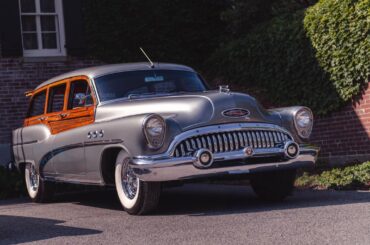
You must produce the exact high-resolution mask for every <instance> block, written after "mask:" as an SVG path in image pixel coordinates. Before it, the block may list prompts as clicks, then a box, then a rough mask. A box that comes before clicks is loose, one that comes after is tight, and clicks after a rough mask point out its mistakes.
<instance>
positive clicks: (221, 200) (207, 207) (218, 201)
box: [56, 184, 370, 216]
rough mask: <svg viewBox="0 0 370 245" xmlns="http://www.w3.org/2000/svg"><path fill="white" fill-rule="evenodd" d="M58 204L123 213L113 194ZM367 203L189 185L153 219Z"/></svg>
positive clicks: (313, 193) (166, 193) (346, 196)
mask: <svg viewBox="0 0 370 245" xmlns="http://www.w3.org/2000/svg"><path fill="white" fill-rule="evenodd" d="M56 201H58V202H72V203H75V204H78V205H85V206H92V207H99V208H105V209H111V210H122V208H121V205H120V203H119V201H118V198H117V196H116V193H115V191H114V190H108V191H97V192H90V193H79V194H67V195H62V196H59V197H58V198H57V200H56ZM367 202H369V203H370V192H357V191H331V190H322V191H320V190H296V191H295V192H294V194H293V196H291V197H289V198H287V199H286V200H285V201H282V202H277V203H268V202H262V201H260V200H258V199H257V197H256V196H255V195H254V193H253V191H252V189H251V188H250V187H249V186H234V185H213V184H210V185H207V184H188V185H184V186H181V187H176V188H169V189H164V190H163V192H162V196H161V200H160V205H159V208H158V210H157V211H155V212H154V213H153V215H181V214H187V215H192V216H205V215H227V214H235V213H248V212H265V211H270V210H285V209H297V208H307V207H320V206H331V205H345V204H354V203H367Z"/></svg>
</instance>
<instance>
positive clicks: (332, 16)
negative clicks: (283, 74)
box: [304, 0, 370, 101]
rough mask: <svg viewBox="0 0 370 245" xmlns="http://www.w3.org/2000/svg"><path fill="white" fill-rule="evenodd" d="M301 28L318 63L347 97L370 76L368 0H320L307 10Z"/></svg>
mask: <svg viewBox="0 0 370 245" xmlns="http://www.w3.org/2000/svg"><path fill="white" fill-rule="evenodd" d="M304 27H305V29H306V31H307V34H308V36H309V38H310V41H311V43H312V45H313V47H314V48H315V50H316V58H317V61H318V62H319V64H320V66H321V67H322V68H323V69H324V70H325V71H326V72H327V73H328V74H329V76H330V80H331V82H332V84H333V85H334V87H335V89H336V90H337V91H338V94H339V96H340V97H341V98H342V99H343V100H346V101H347V100H350V99H351V98H352V97H353V96H354V95H356V94H358V93H359V92H360V91H361V88H362V86H363V85H364V83H365V82H367V81H368V80H369V77H370V58H369V54H370V0H340V1H338V0H321V1H319V2H318V3H317V4H316V5H314V6H312V7H311V8H309V9H308V10H307V12H306V17H305V19H304Z"/></svg>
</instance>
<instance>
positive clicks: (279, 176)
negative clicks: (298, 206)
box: [250, 169, 296, 201]
mask: <svg viewBox="0 0 370 245" xmlns="http://www.w3.org/2000/svg"><path fill="white" fill-rule="evenodd" d="M295 177H296V170H295V169H293V170H282V171H272V172H263V173H262V172H261V173H255V174H253V175H252V176H251V178H250V182H251V185H252V188H253V190H254V192H255V193H256V194H257V196H258V197H259V198H260V199H262V200H265V201H281V200H283V199H285V198H286V197H287V196H289V195H290V194H291V193H292V191H293V189H294V181H295Z"/></svg>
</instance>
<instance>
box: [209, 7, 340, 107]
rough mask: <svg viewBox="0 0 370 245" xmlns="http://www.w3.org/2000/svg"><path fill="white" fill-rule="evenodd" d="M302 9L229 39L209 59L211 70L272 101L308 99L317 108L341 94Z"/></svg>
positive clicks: (336, 103) (331, 104)
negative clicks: (324, 66) (311, 37)
mask: <svg viewBox="0 0 370 245" xmlns="http://www.w3.org/2000/svg"><path fill="white" fill-rule="evenodd" d="M303 18H304V11H303V10H300V11H297V12H295V13H293V14H287V15H282V16H278V17H274V18H273V19H271V20H270V21H268V22H266V23H264V24H261V25H259V26H258V27H256V28H254V29H253V30H251V31H250V32H249V33H248V34H247V35H245V36H244V37H242V38H239V39H236V40H233V41H231V42H229V43H227V44H226V45H224V46H223V47H221V48H220V49H219V50H218V51H216V52H215V53H214V55H213V56H212V57H211V59H210V60H209V63H210V64H216V66H213V67H214V69H213V70H212V71H211V73H212V74H217V76H218V77H219V78H220V79H222V80H226V81H231V83H232V84H233V85H236V86H237V87H242V88H246V90H247V91H251V92H252V93H253V94H255V95H256V96H257V97H259V98H261V99H263V100H267V101H268V102H269V104H272V105H274V106H288V105H297V104H300V105H306V106H309V107H311V108H312V109H313V110H314V111H315V112H316V113H317V114H325V113H326V112H328V111H331V110H334V109H336V108H338V107H339V106H340V105H341V104H342V99H341V98H340V97H339V96H338V94H337V91H336V90H335V88H334V87H333V86H332V83H331V82H330V80H329V79H328V74H327V73H326V72H325V71H324V70H323V69H322V68H321V67H320V65H319V64H318V62H317V60H316V57H315V50H314V49H313V47H312V46H311V44H310V41H309V39H308V38H307V37H306V33H305V31H304V28H303Z"/></svg>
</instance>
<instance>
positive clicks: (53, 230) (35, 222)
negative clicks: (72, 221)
mask: <svg viewBox="0 0 370 245" xmlns="http://www.w3.org/2000/svg"><path fill="white" fill-rule="evenodd" d="M63 223H64V221H61V220H53V219H43V218H32V217H22V216H9V215H0V244H4V245H7V244H18V243H24V242H35V241H40V240H46V239H51V238H54V237H60V236H82V235H92V234H99V233H102V231H98V230H92V229H84V228H77V227H70V226H65V225H63Z"/></svg>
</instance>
